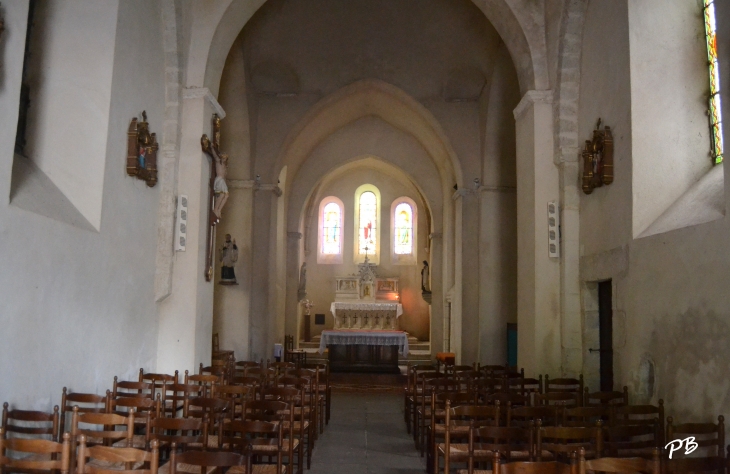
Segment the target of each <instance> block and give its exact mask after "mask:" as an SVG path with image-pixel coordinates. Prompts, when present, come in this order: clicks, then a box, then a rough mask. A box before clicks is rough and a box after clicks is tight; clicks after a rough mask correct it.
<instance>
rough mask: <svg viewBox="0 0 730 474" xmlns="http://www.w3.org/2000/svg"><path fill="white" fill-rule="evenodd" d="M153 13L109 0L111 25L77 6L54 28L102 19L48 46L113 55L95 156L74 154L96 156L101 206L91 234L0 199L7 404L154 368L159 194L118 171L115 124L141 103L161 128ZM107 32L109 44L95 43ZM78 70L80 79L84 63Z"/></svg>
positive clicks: (13, 82)
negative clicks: (91, 34)
mask: <svg viewBox="0 0 730 474" xmlns="http://www.w3.org/2000/svg"><path fill="white" fill-rule="evenodd" d="M105 5H106V4H105ZM3 7H4V10H5V21H6V28H7V29H6V33H5V34H6V35H7V38H6V40H5V51H4V53H3V59H4V62H5V64H4V68H3V79H2V87H0V123H3V124H15V123H17V114H18V100H19V91H20V80H21V77H20V76H21V71H22V61H23V49H24V43H25V27H26V21H27V2H25V1H16V2H11V3H9V4H8V3H4V4H3ZM159 12H160V9H159V5H158V2H156V1H143V0H130V1H125V2H120V4H119V10H118V13H115V20H114V22H112V24H111V25H110V24H108V20H109V18H108V17H106V16H104V15H102V18H100V19H99V21H100V23H94V20H92V19H89V18H88V17H86V16H84V15H80V16H78V17H77V18H76V19H75V20H72V19H68V20H67V22H64V28H72V29H74V30H77V31H85V30H86V31H88V29H89V28H91V29H92V30H94V31H96V29H97V28H100V27H102V26H103V29H104V31H103V32H99V36H98V38H99V41H89V40H88V38H86V37H84V38H82V42H83V43H84V44H80V45H77V46H76V47H74V48H72V49H71V51H70V52H68V51H56V50H52V53H53V54H59V55H60V56H59V57H58V58H56V60H58V61H64V56H66V55H68V54H71V55H79V54H83V55H91V56H86V57H84V58H83V60H82V61H91V62H94V60H95V59H97V60H99V61H101V62H102V63H103V62H104V61H105V60H106V59H107V58H113V59H114V68H113V75H112V76H111V79H110V80H111V82H110V85H107V86H105V87H110V90H111V101H110V103H109V104H107V105H106V107H108V110H107V112H106V113H101V110H97V111H95V113H96V114H100V115H94V117H97V118H96V120H99V121H100V122H101V123H100V124H98V125H99V127H100V128H103V129H104V130H105V131H104V133H103V134H102V135H103V136H102V137H99V136H98V134H99V133H100V130H99V128H96V127H94V128H92V129H90V130H87V131H86V132H88V133H90V134H91V135H92V136H90V137H89V139H90V140H91V141H92V143H97V142H99V143H103V144H104V145H103V147H102V149H101V150H99V151H98V153H96V154H95V155H94V156H86V157H85V158H87V159H96V160H99V161H100V162H101V163H100V164H99V166H100V168H99V169H102V170H104V171H103V196H101V195H99V196H98V201H94V203H93V204H94V205H99V203H100V202H103V204H104V206H103V208H101V211H100V221H99V223H100V231H99V232H94V231H87V230H82V229H80V228H78V227H74V226H70V225H68V224H64V223H61V222H59V221H56V220H53V219H49V218H46V217H42V216H40V215H37V214H34V213H30V212H27V211H24V210H21V209H18V208H17V207H15V206H13V205H12V204H10V205H9V204H8V201H7V199H6V200H5V201H4V202H3V203H2V204H0V260H2V262H3V266H2V270H0V301H2V304H1V305H0V320H1V321H2V325H3V331H2V332H0V378H1V379H2V380H3V383H2V385H0V399H2V400H4V401H8V402H10V403H11V404H15V405H17V406H18V407H22V408H35V409H43V410H50V409H51V407H52V405H53V404H57V403H59V402H60V397H61V389H62V388H63V386H67V387H69V389H71V390H73V391H84V392H96V393H103V392H104V391H105V390H106V389H109V388H110V387H111V385H112V380H113V377H114V376H115V375H118V376H120V377H121V378H131V377H135V376H136V372H137V371H138V370H139V368H140V367H144V368H145V369H146V370H150V369H154V367H155V356H156V344H157V321H156V307H155V302H154V273H155V268H154V261H155V247H156V242H157V239H156V236H157V222H156V218H157V216H156V207H157V205H156V203H157V200H158V192H157V189H155V188H152V189H150V188H148V187H147V186H146V184H145V183H144V182H143V181H141V180H137V179H135V178H131V177H128V176H126V171H125V166H126V165H125V159H126V143H127V135H126V132H127V127H128V126H129V121H130V120H131V119H132V118H133V117H135V116H138V115H139V114H140V113H141V112H142V110H143V109H146V110H147V113H148V117H149V122H150V126H151V129H152V131H153V132H155V131H159V130H160V128H161V126H162V120H163V114H164V77H163V76H164V71H163V52H162V34H161V20H160V13H159ZM109 30H111V31H109ZM114 32H116V35H114ZM115 36H116V43H115V42H114V41H113V40H112V41H111V42H109V41H108V40H104V38H107V39H108V38H110V37H111V38H114V37H115ZM87 43H95V44H93V45H88V44H87ZM87 47H88V48H90V50H88V51H87V50H86V48H87ZM84 51H86V53H84ZM77 74H78V75H79V78H80V79H79V81H82V82H83V78H82V77H81V76H84V74H86V71H84V70H78V71H77ZM82 82H77V83H76V85H78V84H80V83H82ZM82 102H84V101H82ZM70 105H73V103H72V104H70ZM89 105H90V103H89V102H88V101H87V102H84V104H83V105H81V106H79V107H73V106H70V107H69V108H68V109H64V110H62V111H56V112H54V113H53V114H51V115H49V116H48V117H45V118H46V119H48V120H50V121H54V122H57V123H70V124H73V123H74V121H75V120H76V119H78V120H87V119H88V116H82V114H84V113H86V112H88V110H87V109H86V107H88V106H89ZM66 121H67V122H66ZM106 130H108V133H106ZM14 139H15V127H14V126H12V125H11V126H5V127H2V128H1V129H0V176H3V177H4V179H3V180H2V181H1V182H0V195H3V196H8V195H9V193H10V176H11V173H10V171H11V167H12V162H13V156H12V152H13V144H14ZM82 148H83V147H82ZM102 157H104V158H103V159H102ZM99 189H101V187H99Z"/></svg>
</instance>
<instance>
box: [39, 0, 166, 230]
mask: <svg viewBox="0 0 730 474" xmlns="http://www.w3.org/2000/svg"><path fill="white" fill-rule="evenodd" d="M118 5H119V2H118V1H108V2H95V3H88V2H79V1H70V2H39V3H38V4H37V6H36V12H35V22H34V23H35V25H36V26H35V28H34V29H33V32H32V39H31V43H32V48H33V51H34V52H35V54H34V55H33V57H32V58H31V59H30V60H29V61H30V63H31V64H33V65H34V66H35V67H31V68H29V75H28V78H29V84H30V90H31V98H30V100H31V106H30V108H29V109H28V129H27V132H26V138H27V139H28V143H27V145H26V148H25V152H26V154H27V156H28V157H29V158H30V159H31V160H32V161H33V163H35V165H36V166H37V167H38V168H39V169H40V170H41V171H42V172H43V173H45V174H46V176H48V177H49V178H50V179H51V181H53V183H54V184H55V185H56V186H57V187H58V188H59V190H60V191H61V192H62V193H63V194H64V195H65V196H66V197H67V198H68V199H69V201H70V202H71V203H72V204H73V205H74V206H75V207H76V208H77V209H78V210H79V212H81V214H82V215H83V216H84V217H85V218H86V220H87V221H89V223H90V224H91V225H92V226H93V227H94V228H95V229H96V230H99V227H100V225H101V217H102V202H103V188H104V165H105V160H104V159H103V158H102V157H103V156H105V153H106V150H107V135H108V132H109V120H108V118H109V110H110V107H111V103H110V98H111V93H112V72H113V67H114V62H115V58H114V56H113V55H112V54H109V53H110V51H113V50H114V44H115V36H116V34H117V28H116V26H117V10H118ZM156 26H157V25H156ZM89 38H93V41H89ZM160 126H161V124H160Z"/></svg>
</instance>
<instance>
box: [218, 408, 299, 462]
mask: <svg viewBox="0 0 730 474" xmlns="http://www.w3.org/2000/svg"><path fill="white" fill-rule="evenodd" d="M283 425H284V423H282V420H279V422H278V423H270V422H267V421H231V422H227V423H222V424H221V427H220V429H219V431H218V447H219V448H220V449H223V446H224V445H228V446H229V448H228V449H227V450H228V451H234V450H235V451H239V452H240V451H242V450H243V449H245V448H246V447H247V446H252V447H253V448H254V451H256V448H257V447H262V446H264V447H267V448H272V449H273V450H274V452H273V453H270V454H274V455H275V456H276V473H277V474H279V473H281V471H282V469H281V462H282V456H283V449H284V446H283V440H284V437H283V434H282V433H283V428H282V427H283ZM289 441H291V437H290V440H289ZM289 455H291V450H289ZM248 472H251V471H248Z"/></svg>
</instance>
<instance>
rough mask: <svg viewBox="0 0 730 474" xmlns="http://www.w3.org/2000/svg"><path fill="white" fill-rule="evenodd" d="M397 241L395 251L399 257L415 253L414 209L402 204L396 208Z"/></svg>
mask: <svg viewBox="0 0 730 474" xmlns="http://www.w3.org/2000/svg"><path fill="white" fill-rule="evenodd" d="M394 218H395V241H394V242H393V249H394V251H395V253H396V254H398V255H410V254H412V253H413V209H412V208H411V205H410V204H408V203H406V202H402V203H400V204H398V205H397V206H396V207H395V216H394Z"/></svg>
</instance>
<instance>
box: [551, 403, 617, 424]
mask: <svg viewBox="0 0 730 474" xmlns="http://www.w3.org/2000/svg"><path fill="white" fill-rule="evenodd" d="M560 408H561V411H562V419H563V422H562V425H563V426H587V427H593V426H596V422H597V421H598V420H601V421H602V422H603V423H604V424H605V423H608V420H609V418H610V417H611V409H610V407H609V406H608V405H602V406H590V407H565V406H562V407H560Z"/></svg>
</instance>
